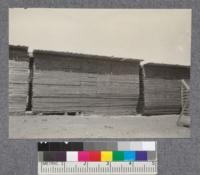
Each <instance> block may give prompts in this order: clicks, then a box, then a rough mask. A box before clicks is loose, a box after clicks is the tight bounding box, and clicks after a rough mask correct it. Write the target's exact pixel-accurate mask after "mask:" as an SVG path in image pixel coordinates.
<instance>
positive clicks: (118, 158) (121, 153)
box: [113, 151, 124, 161]
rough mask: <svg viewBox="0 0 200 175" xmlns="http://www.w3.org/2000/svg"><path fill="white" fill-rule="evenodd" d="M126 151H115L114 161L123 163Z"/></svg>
mask: <svg viewBox="0 0 200 175" xmlns="http://www.w3.org/2000/svg"><path fill="white" fill-rule="evenodd" d="M123 160H124V151H113V161H123Z"/></svg>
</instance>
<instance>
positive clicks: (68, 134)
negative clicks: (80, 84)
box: [9, 115, 190, 139]
mask: <svg viewBox="0 0 200 175" xmlns="http://www.w3.org/2000/svg"><path fill="white" fill-rule="evenodd" d="M177 118H178V115H162V116H141V115H137V116H97V115H92V116H68V115H63V116H62V115H46V116H44V115H26V116H10V118H9V138H30V139H32V138H189V137H190V128H186V127H178V126H176V121H177Z"/></svg>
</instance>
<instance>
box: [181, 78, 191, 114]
mask: <svg viewBox="0 0 200 175" xmlns="http://www.w3.org/2000/svg"><path fill="white" fill-rule="evenodd" d="M181 108H182V111H181V114H182V115H184V116H189V115H190V82H189V81H185V80H182V84H181Z"/></svg>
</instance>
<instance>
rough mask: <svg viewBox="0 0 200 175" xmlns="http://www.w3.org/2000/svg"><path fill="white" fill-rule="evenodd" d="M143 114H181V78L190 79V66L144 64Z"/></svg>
mask: <svg viewBox="0 0 200 175" xmlns="http://www.w3.org/2000/svg"><path fill="white" fill-rule="evenodd" d="M141 69H142V72H143V73H142V77H141V78H143V90H142V91H143V93H142V94H143V98H141V99H142V100H143V102H142V103H143V107H142V108H143V109H142V114H143V115H161V114H179V113H180V112H181V79H186V80H189V78H190V68H189V67H188V66H181V65H167V64H154V63H148V64H145V65H143V66H142V68H141Z"/></svg>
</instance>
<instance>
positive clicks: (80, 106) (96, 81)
mask: <svg viewBox="0 0 200 175" xmlns="http://www.w3.org/2000/svg"><path fill="white" fill-rule="evenodd" d="M139 62H140V61H139V60H126V61H125V60H117V59H113V58H110V57H109V58H107V57H103V56H102V57H100V56H93V55H82V54H81V55H80V54H71V53H59V52H50V51H37V50H36V51H34V79H33V100H32V110H33V112H36V113H40V112H41V113H54V112H55V113H57V112H58V113H59V112H63V113H66V112H80V113H84V114H111V115H112V114H114V115H120V114H135V113H136V107H137V102H138V97H139Z"/></svg>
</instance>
